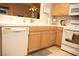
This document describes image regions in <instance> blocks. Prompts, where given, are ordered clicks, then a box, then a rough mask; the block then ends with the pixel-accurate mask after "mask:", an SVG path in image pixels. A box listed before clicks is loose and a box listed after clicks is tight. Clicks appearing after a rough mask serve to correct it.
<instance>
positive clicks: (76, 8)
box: [69, 4, 79, 16]
mask: <svg viewBox="0 0 79 59" xmlns="http://www.w3.org/2000/svg"><path fill="white" fill-rule="evenodd" d="M69 7H70V8H69V15H72V16H74V15H79V4H73V5H70V6H69Z"/></svg>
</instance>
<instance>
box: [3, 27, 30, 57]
mask: <svg viewBox="0 0 79 59" xmlns="http://www.w3.org/2000/svg"><path fill="white" fill-rule="evenodd" d="M28 33H29V29H28V27H23V28H22V27H2V55H3V56H24V55H27V48H28Z"/></svg>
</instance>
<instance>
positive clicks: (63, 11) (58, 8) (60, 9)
mask: <svg viewBox="0 0 79 59" xmlns="http://www.w3.org/2000/svg"><path fill="white" fill-rule="evenodd" d="M68 14H69V4H64V3H61V4H52V16H64V15H68Z"/></svg>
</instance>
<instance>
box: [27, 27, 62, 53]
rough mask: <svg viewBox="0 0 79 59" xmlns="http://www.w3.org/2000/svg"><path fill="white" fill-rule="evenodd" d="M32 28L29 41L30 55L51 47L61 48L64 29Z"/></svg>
mask: <svg viewBox="0 0 79 59" xmlns="http://www.w3.org/2000/svg"><path fill="white" fill-rule="evenodd" d="M38 28H39V27H33V28H32V27H31V28H30V32H29V33H30V34H29V41H28V53H30V52H33V51H36V50H39V49H42V48H46V47H50V46H52V45H58V46H61V39H62V28H53V27H47V28H46V27H40V28H39V29H38Z"/></svg>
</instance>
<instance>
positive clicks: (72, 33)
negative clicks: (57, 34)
mask: <svg viewBox="0 0 79 59" xmlns="http://www.w3.org/2000/svg"><path fill="white" fill-rule="evenodd" d="M75 21H76V20H75ZM61 49H63V50H65V51H68V52H70V53H72V54H74V55H78V56H79V21H78V20H77V21H76V22H73V21H71V23H70V25H68V26H65V27H64V31H63V37H62V44H61Z"/></svg>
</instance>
